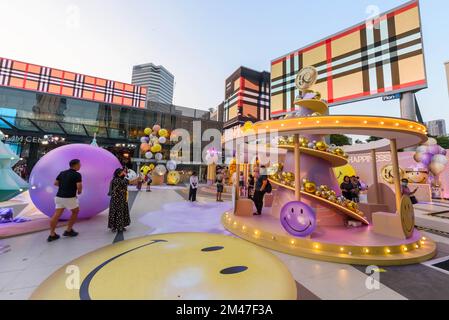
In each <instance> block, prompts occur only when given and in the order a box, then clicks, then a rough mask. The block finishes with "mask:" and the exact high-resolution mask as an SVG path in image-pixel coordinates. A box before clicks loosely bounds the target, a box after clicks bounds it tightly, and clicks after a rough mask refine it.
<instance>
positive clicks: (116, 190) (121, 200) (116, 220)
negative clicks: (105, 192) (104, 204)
mask: <svg viewBox="0 0 449 320" xmlns="http://www.w3.org/2000/svg"><path fill="white" fill-rule="evenodd" d="M139 180H140V177H137V178H136V179H135V180H132V181H128V180H127V179H126V170H124V169H123V168H119V169H117V170H115V172H114V178H113V179H112V181H111V184H110V186H109V196H110V197H111V202H110V205H109V221H108V228H109V229H111V230H112V231H113V232H116V231H126V227H128V226H129V225H130V224H131V218H130V216H129V207H128V185H129V184H135V183H137V182H139Z"/></svg>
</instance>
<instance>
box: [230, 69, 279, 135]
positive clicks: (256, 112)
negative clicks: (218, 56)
mask: <svg viewBox="0 0 449 320" xmlns="http://www.w3.org/2000/svg"><path fill="white" fill-rule="evenodd" d="M223 118H224V119H223V120H224V122H225V128H229V127H233V126H237V125H239V124H242V123H243V122H246V121H253V122H257V121H263V120H268V119H269V118H270V74H269V73H268V72H265V71H264V72H258V71H255V70H251V69H248V68H245V67H240V68H239V69H237V71H235V72H234V73H233V74H232V75H231V76H230V77H229V78H228V79H226V89H225V102H224V116H223Z"/></svg>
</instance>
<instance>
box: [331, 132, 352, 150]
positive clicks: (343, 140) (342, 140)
mask: <svg viewBox="0 0 449 320" xmlns="http://www.w3.org/2000/svg"><path fill="white" fill-rule="evenodd" d="M331 144H335V145H336V146H339V147H342V146H347V145H350V144H351V141H350V140H349V138H348V137H347V136H345V135H343V134H331Z"/></svg>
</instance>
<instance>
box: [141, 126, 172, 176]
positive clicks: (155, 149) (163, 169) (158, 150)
mask: <svg viewBox="0 0 449 320" xmlns="http://www.w3.org/2000/svg"><path fill="white" fill-rule="evenodd" d="M144 133H145V136H143V137H142V138H140V142H141V145H140V151H141V153H142V154H143V155H144V156H145V158H146V159H148V160H151V159H153V158H154V159H155V160H156V161H162V160H163V159H164V156H163V155H162V145H164V144H166V143H167V142H168V137H169V136H170V134H169V132H168V130H167V129H163V128H161V126H160V125H154V126H153V128H146V129H145V130H144ZM176 167H177V163H176V162H175V161H174V160H169V161H167V164H166V165H163V164H158V165H154V164H150V165H146V166H143V167H142V168H141V169H140V172H141V173H142V174H144V175H147V174H148V172H154V173H155V174H156V175H158V176H165V175H166V174H167V172H169V174H171V177H176V176H177V175H176V172H175V170H176ZM178 175H179V174H178ZM179 180H180V179H170V181H169V182H170V184H172V185H174V184H177V183H179Z"/></svg>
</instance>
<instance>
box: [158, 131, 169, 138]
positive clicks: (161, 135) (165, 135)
mask: <svg viewBox="0 0 449 320" xmlns="http://www.w3.org/2000/svg"><path fill="white" fill-rule="evenodd" d="M159 137H164V138H167V137H168V130H167V129H161V130H159Z"/></svg>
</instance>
